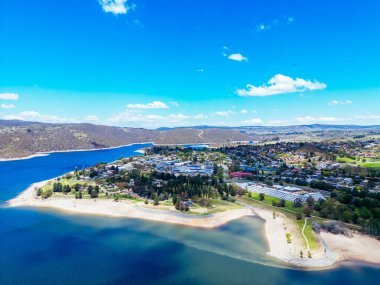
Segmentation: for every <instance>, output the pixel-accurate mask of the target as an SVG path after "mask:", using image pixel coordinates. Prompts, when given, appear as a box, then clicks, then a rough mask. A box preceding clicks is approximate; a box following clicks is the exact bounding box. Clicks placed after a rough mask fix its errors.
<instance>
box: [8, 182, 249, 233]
mask: <svg viewBox="0 0 380 285" xmlns="http://www.w3.org/2000/svg"><path fill="white" fill-rule="evenodd" d="M50 180H52V179H49V180H45V181H41V182H37V183H34V184H32V185H31V186H29V187H28V188H27V189H26V190H25V191H24V192H22V193H21V194H20V195H18V196H17V197H16V198H13V199H11V200H9V201H7V205H8V206H9V207H37V208H51V209H57V210H60V211H65V212H69V213H74V214H87V215H101V216H107V217H117V218H134V219H143V220H148V221H154V222H165V223H171V224H177V225H183V226H191V227H198V228H205V229H211V228H216V227H219V226H222V225H224V224H226V223H228V222H230V221H232V220H236V219H239V218H241V217H245V216H252V215H253V213H252V211H251V210H250V209H248V208H243V209H237V210H230V211H226V212H219V213H214V214H210V215H205V216H195V215H189V214H183V213H178V212H174V211H171V210H163V209H154V208H148V207H146V208H145V207H143V206H139V205H136V204H133V203H131V202H127V201H118V202H115V201H113V200H111V199H109V200H108V199H107V200H102V199H74V198H63V199H62V198H49V199H46V200H43V199H42V198H38V197H37V196H36V194H35V188H39V187H42V186H43V185H45V184H46V183H47V182H48V181H50Z"/></svg>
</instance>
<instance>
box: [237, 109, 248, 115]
mask: <svg viewBox="0 0 380 285" xmlns="http://www.w3.org/2000/svg"><path fill="white" fill-rule="evenodd" d="M239 113H240V114H248V110H246V109H243V110H240V112H239Z"/></svg>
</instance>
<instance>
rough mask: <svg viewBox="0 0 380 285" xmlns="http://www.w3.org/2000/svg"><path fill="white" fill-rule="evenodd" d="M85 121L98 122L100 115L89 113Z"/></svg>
mask: <svg viewBox="0 0 380 285" xmlns="http://www.w3.org/2000/svg"><path fill="white" fill-rule="evenodd" d="M85 121H89V122H97V121H99V118H98V116H95V115H89V116H87V117H86V118H85Z"/></svg>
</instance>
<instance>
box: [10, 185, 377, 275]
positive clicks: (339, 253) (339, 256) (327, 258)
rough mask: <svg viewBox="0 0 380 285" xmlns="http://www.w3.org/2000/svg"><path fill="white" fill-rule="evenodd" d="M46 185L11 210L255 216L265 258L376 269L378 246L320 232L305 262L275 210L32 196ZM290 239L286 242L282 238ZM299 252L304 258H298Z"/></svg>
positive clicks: (178, 220)
mask: <svg viewBox="0 0 380 285" xmlns="http://www.w3.org/2000/svg"><path fill="white" fill-rule="evenodd" d="M50 180H51V179H49V180H46V181H41V182H38V183H35V184H32V185H31V186H30V187H29V188H28V189H26V190H25V191H24V192H22V193H21V194H20V195H19V196H17V197H16V198H14V199H12V200H9V201H8V206H10V207H25V206H26V207H39V208H52V209H56V210H60V211H65V212H68V213H73V214H86V215H101V216H108V217H118V218H133V219H144V220H149V221H155V222H165V223H171V224H177V225H184V226H191V227H199V228H206V229H207V228H209V229H210V228H215V227H219V226H221V225H223V224H226V223H228V222H230V221H232V220H236V219H239V218H242V217H245V216H252V215H257V216H259V217H261V218H262V219H264V220H265V234H266V238H267V243H268V249H269V251H268V252H267V254H268V256H270V257H272V258H275V259H277V260H280V261H282V262H284V263H286V264H291V265H294V266H297V267H301V268H309V269H323V268H329V267H332V266H333V265H334V264H336V262H338V261H347V260H357V261H362V262H368V263H373V264H380V241H378V240H376V239H374V238H371V237H368V236H362V235H358V234H354V235H353V236H352V237H351V238H349V237H345V236H341V235H333V234H328V233H321V234H320V236H319V240H320V246H318V248H317V249H314V250H311V251H310V252H311V254H312V258H308V248H307V245H306V242H305V239H304V237H303V236H302V234H301V232H300V230H299V228H298V226H297V224H296V223H295V222H294V220H291V219H289V218H288V217H286V216H285V215H283V214H281V213H279V212H275V218H274V215H273V211H271V210H267V209H262V208H256V207H251V206H246V207H244V208H242V209H237V210H230V211H225V212H220V213H215V214H210V215H205V216H196V215H189V214H182V213H178V212H175V211H172V210H163V209H154V208H153V207H144V206H141V205H137V204H136V203H132V202H129V201H125V200H122V201H118V202H115V201H113V200H111V199H109V200H108V199H74V198H61V197H52V198H49V199H45V200H44V199H41V198H39V197H37V196H36V191H35V190H36V189H37V188H39V187H42V186H43V185H45V184H46V183H47V182H48V181H50ZM287 234H290V237H291V242H290V243H289V242H288V240H287V237H286V235H287ZM300 251H302V252H303V258H301V257H300Z"/></svg>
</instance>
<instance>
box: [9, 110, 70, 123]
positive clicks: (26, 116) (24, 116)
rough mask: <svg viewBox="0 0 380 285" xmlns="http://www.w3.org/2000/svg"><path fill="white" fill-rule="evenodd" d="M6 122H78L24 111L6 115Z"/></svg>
mask: <svg viewBox="0 0 380 285" xmlns="http://www.w3.org/2000/svg"><path fill="white" fill-rule="evenodd" d="M4 119H5V120H22V121H34V122H44V123H75V122H77V121H76V120H73V119H69V118H64V117H59V116H55V115H43V114H40V113H38V112H36V111H24V112H21V113H19V114H13V115H6V116H4Z"/></svg>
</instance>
